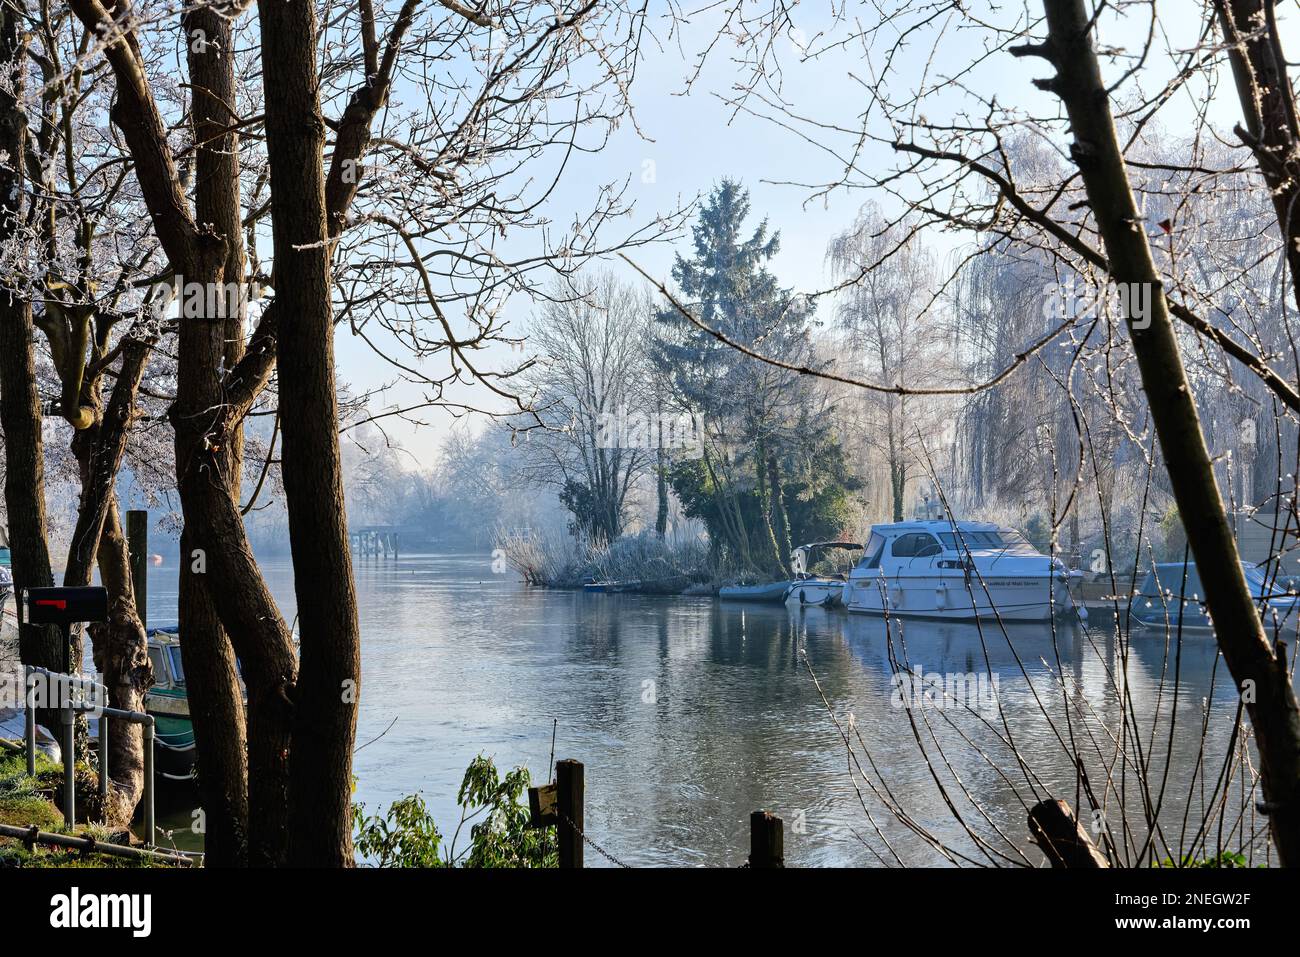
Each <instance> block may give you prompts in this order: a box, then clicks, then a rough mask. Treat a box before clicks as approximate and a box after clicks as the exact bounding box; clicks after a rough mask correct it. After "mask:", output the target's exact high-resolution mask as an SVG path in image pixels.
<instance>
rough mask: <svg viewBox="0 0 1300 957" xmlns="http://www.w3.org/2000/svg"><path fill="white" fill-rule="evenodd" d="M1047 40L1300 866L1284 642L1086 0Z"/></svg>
mask: <svg viewBox="0 0 1300 957" xmlns="http://www.w3.org/2000/svg"><path fill="white" fill-rule="evenodd" d="M1043 6H1044V8H1045V10H1046V13H1047V24H1048V39H1047V41H1046V43H1044V44H1042V45H1037V46H1030V47H1022V48H1019V49H1018V50H1016V51H1013V52H1016V53H1018V54H1020V55H1026V54H1029V55H1036V56H1042V57H1044V58H1045V59H1047V60H1048V61H1049V62H1051V63H1052V64H1053V65H1054V66H1055V67H1056V71H1057V73H1056V76H1055V77H1054V78H1052V79H1050V80H1046V81H1039V85H1040V86H1042V87H1044V88H1046V89H1048V90H1050V91H1051V92H1053V93H1055V94H1056V95H1058V96H1059V97H1060V98H1061V100H1062V101H1063V102H1064V104H1065V107H1066V111H1067V113H1068V114H1069V119H1070V125H1071V129H1072V131H1073V134H1074V142H1073V144H1072V147H1071V152H1072V155H1073V158H1074V160H1075V162H1076V164H1077V165H1078V167H1079V171H1080V173H1081V175H1082V177H1083V183H1084V187H1085V189H1086V191H1087V194H1088V201H1089V205H1090V206H1091V208H1092V211H1093V215H1094V216H1095V217H1096V220H1097V227H1098V229H1099V231H1100V232H1101V235H1102V239H1103V240H1104V242H1105V246H1106V254H1107V258H1108V259H1109V261H1110V263H1111V264H1112V275H1113V276H1114V278H1115V279H1116V280H1117V281H1118V282H1125V283H1147V284H1149V285H1150V288H1151V290H1152V296H1151V300H1150V301H1151V310H1150V318H1149V322H1147V321H1138V320H1136V319H1135V318H1134V317H1132V316H1130V317H1129V319H1128V325H1129V332H1130V335H1131V337H1132V341H1133V351H1134V353H1135V355H1136V357H1137V361H1138V368H1139V370H1140V372H1141V376H1142V386H1143V390H1144V391H1145V392H1146V395H1147V399H1148V402H1149V404H1150V407H1151V416H1152V419H1153V420H1154V422H1155V426H1156V434H1157V436H1158V438H1159V441H1160V448H1161V451H1162V453H1163V455H1164V458H1165V463H1166V467H1167V469H1168V472H1169V479H1170V483H1171V485H1172V487H1173V491H1174V498H1175V501H1176V502H1177V504H1178V511H1179V513H1180V514H1181V515H1182V516H1184V520H1185V522H1186V529H1187V538H1188V543H1189V544H1190V546H1191V550H1192V554H1193V555H1194V556H1195V559H1196V564H1197V567H1198V569H1199V570H1200V577H1201V581H1202V583H1203V586H1204V588H1205V598H1206V604H1207V605H1208V607H1209V612H1210V616H1211V618H1212V619H1213V621H1214V625H1215V635H1216V639H1217V641H1218V644H1219V648H1220V650H1221V651H1222V652H1223V657H1224V661H1225V662H1226V664H1227V666H1228V670H1229V671H1230V673H1231V674H1232V677H1233V680H1234V681H1235V682H1236V684H1237V687H1238V688H1239V689H1240V692H1241V694H1242V695H1243V699H1244V701H1245V703H1246V709H1247V711H1248V712H1249V714H1250V717H1251V723H1252V725H1253V727H1254V731H1255V740H1256V744H1257V746H1258V748H1259V755H1260V771H1261V783H1262V785H1263V791H1264V797H1265V809H1266V812H1267V813H1268V815H1269V823H1270V827H1271V831H1272V836H1273V841H1274V844H1275V846H1276V848H1277V852H1278V858H1279V860H1280V861H1281V863H1282V864H1284V865H1297V864H1300V709H1298V708H1297V703H1296V696H1295V691H1294V689H1293V687H1292V685H1291V678H1290V674H1289V673H1288V670H1287V665H1286V659H1285V654H1284V646H1283V645H1282V644H1281V643H1280V642H1279V643H1278V645H1277V646H1276V653H1275V649H1274V647H1273V646H1271V645H1270V643H1269V641H1268V638H1267V636H1266V635H1265V632H1264V629H1263V626H1262V624H1261V621H1260V617H1259V613H1258V611H1257V609H1256V607H1255V603H1254V600H1253V599H1252V598H1251V595H1250V591H1249V590H1248V589H1247V587H1246V580H1245V576H1244V575H1243V573H1242V568H1241V563H1240V561H1239V559H1238V555H1237V545H1236V542H1235V541H1234V539H1233V537H1232V529H1231V527H1230V526H1229V524H1228V519H1227V516H1226V514H1225V513H1224V508H1223V501H1222V499H1221V497H1220V495H1219V489H1218V486H1217V485H1216V484H1215V480H1214V471H1213V466H1212V464H1211V461H1210V456H1209V453H1208V450H1207V449H1206V445H1205V438H1204V435H1203V434H1202V431H1201V426H1200V420H1199V417H1198V414H1197V410H1196V405H1195V400H1194V398H1193V396H1192V390H1191V387H1190V385H1189V383H1188V381H1187V376H1186V373H1185V371H1184V369H1183V364H1182V357H1181V355H1180V353H1179V349H1178V342H1177V339H1176V338H1175V335H1174V329H1173V325H1172V323H1171V321H1170V318H1169V311H1168V307H1167V303H1166V301H1165V297H1164V291H1163V289H1162V287H1161V285H1160V277H1159V273H1158V272H1157V270H1156V266H1155V262H1154V260H1153V259H1152V255H1151V249H1150V246H1149V244H1148V241H1147V237H1146V235H1145V230H1144V229H1143V228H1142V222H1143V221H1142V218H1141V215H1140V213H1139V212H1138V209H1137V204H1136V203H1135V202H1134V199H1133V193H1132V189H1131V187H1130V185H1129V181H1128V174H1127V171H1126V169H1125V167H1124V159H1123V155H1122V153H1121V150H1120V146H1119V142H1118V139H1117V137H1116V134H1115V127H1114V122H1113V118H1112V116H1111V113H1110V105H1109V100H1108V96H1107V93H1106V88H1105V86H1104V85H1103V83H1102V79H1101V71H1100V69H1099V67H1098V63H1097V56H1096V53H1095V51H1094V49H1093V45H1092V37H1091V20H1090V18H1089V14H1088V10H1087V7H1086V5H1085V3H1084V2H1083V0H1044V3H1043Z"/></svg>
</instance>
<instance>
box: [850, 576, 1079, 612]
mask: <svg viewBox="0 0 1300 957" xmlns="http://www.w3.org/2000/svg"><path fill="white" fill-rule="evenodd" d="M844 604H845V607H846V608H848V610H849V611H851V612H857V613H860V614H868V615H891V616H898V617H912V618H937V619H950V620H956V621H972V620H976V619H981V618H988V619H1001V620H1002V621H1047V620H1048V619H1050V618H1052V617H1054V616H1060V615H1064V614H1069V613H1072V612H1073V611H1074V603H1073V601H1072V600H1071V598H1070V590H1069V586H1068V584H1067V582H1066V581H1065V579H1063V578H1060V577H1056V576H1052V577H1047V576H1043V577H1028V576H1016V577H998V576H989V577H986V578H984V579H983V581H982V582H981V581H978V580H972V581H971V582H970V585H969V588H968V587H967V584H966V581H965V579H964V578H963V577H959V576H952V577H949V576H931V575H921V576H892V577H890V578H883V577H882V578H876V579H861V578H859V579H852V580H850V581H849V583H848V585H846V586H845V589H844Z"/></svg>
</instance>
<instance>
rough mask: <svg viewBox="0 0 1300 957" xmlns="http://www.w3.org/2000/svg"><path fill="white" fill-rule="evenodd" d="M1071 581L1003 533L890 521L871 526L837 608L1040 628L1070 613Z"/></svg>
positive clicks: (1056, 565)
mask: <svg viewBox="0 0 1300 957" xmlns="http://www.w3.org/2000/svg"><path fill="white" fill-rule="evenodd" d="M1078 575H1079V573H1078V572H1072V571H1070V570H1069V569H1067V568H1066V567H1065V564H1064V563H1063V562H1061V561H1060V560H1059V559H1056V558H1050V557H1048V556H1047V555H1044V554H1042V553H1041V552H1039V551H1038V550H1037V549H1035V548H1034V547H1033V546H1032V545H1031V544H1030V543H1029V542H1028V541H1026V540H1025V538H1024V536H1023V535H1021V534H1020V533H1019V532H1017V531H1015V530H1014V529H1010V528H1006V527H1004V526H1000V525H995V524H990V523H987V522H951V521H946V520H931V521H915V522H897V523H894V524H891V525H875V526H873V527H872V529H871V537H870V538H869V540H868V541H867V544H866V546H865V549H864V552H863V556H862V558H861V560H860V561H859V562H858V564H857V565H856V566H854V568H853V570H852V571H851V572H850V573H849V578H848V581H847V582H846V583H845V586H844V598H843V601H844V604H845V606H846V607H847V608H848V610H849V611H851V612H864V613H867V614H877V615H898V616H912V617H925V618H952V619H977V618H1001V619H1003V620H1006V621H1042V620H1046V619H1048V618H1051V617H1052V616H1053V615H1060V614H1065V613H1069V612H1072V611H1073V610H1074V603H1073V601H1072V600H1071V598H1070V583H1071V581H1072V580H1073V579H1074V578H1076V577H1078Z"/></svg>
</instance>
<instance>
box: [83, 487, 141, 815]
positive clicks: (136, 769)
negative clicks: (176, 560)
mask: <svg viewBox="0 0 1300 957" xmlns="http://www.w3.org/2000/svg"><path fill="white" fill-rule="evenodd" d="M99 574H100V578H101V579H102V580H103V582H104V587H105V588H107V589H108V593H109V596H110V605H109V619H108V621H107V622H106V623H100V624H94V625H91V626H90V632H91V639H92V647H93V648H94V655H95V667H96V668H97V669H98V670H99V673H100V674H101V675H102V676H103V681H104V683H105V685H107V687H108V705H109V707H111V708H121V709H122V710H124V711H135V712H143V711H144V695H145V692H146V691H148V690H149V687H150V686H151V685H152V684H153V667H152V665H151V664H150V661H149V647H148V641H147V639H146V638H145V632H144V624H143V623H142V622H141V621H140V615H139V613H138V611H137V609H136V604H135V590H134V588H133V586H132V582H131V562H130V558H129V552H128V550H127V544H126V536H124V535H123V534H122V524H121V520H120V519H119V517H118V509H117V497H116V495H113V496H110V499H109V503H108V511H107V512H106V514H105V518H104V530H103V533H102V534H101V535H100V538H99ZM108 769H109V784H110V788H109V803H108V806H107V807H106V808H105V809H104V820H105V822H106V823H109V824H115V825H126V824H129V823H130V822H131V817H132V815H134V814H135V806H136V805H137V804H138V803H139V802H140V797H141V795H142V794H143V793H144V734H143V730H142V728H141V727H140V725H138V724H135V723H133V722H129V721H110V722H109V736H108ZM151 839H152V838H151Z"/></svg>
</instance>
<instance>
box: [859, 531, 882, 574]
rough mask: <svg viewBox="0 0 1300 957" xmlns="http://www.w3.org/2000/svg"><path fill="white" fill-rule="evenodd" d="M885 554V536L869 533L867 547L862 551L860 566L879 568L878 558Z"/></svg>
mask: <svg viewBox="0 0 1300 957" xmlns="http://www.w3.org/2000/svg"><path fill="white" fill-rule="evenodd" d="M884 553H885V536H884V535H880V534H877V533H876V532H872V533H871V538H869V539H867V547H866V548H864V549H863V550H862V561H861V563H860V564H861V566H862V567H863V568H879V567H880V556H881V555H883V554H884Z"/></svg>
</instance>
